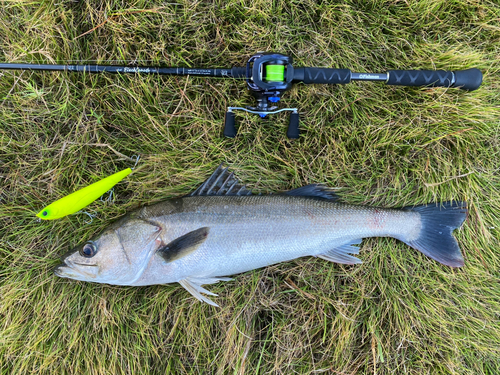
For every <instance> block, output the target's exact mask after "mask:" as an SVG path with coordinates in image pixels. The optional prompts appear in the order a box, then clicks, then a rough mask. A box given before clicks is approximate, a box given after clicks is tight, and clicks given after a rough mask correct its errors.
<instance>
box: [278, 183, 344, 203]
mask: <svg viewBox="0 0 500 375" xmlns="http://www.w3.org/2000/svg"><path fill="white" fill-rule="evenodd" d="M282 194H285V195H293V196H297V197H307V198H320V199H328V200H337V199H338V198H339V197H338V195H337V194H335V193H334V192H333V191H332V189H330V188H329V187H327V186H325V185H322V184H310V185H306V186H302V187H299V188H297V189H293V190H289V191H285V192H284V193H282Z"/></svg>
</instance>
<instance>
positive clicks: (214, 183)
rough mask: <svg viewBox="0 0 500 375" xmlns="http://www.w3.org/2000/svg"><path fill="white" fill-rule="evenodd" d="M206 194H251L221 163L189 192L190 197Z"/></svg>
mask: <svg viewBox="0 0 500 375" xmlns="http://www.w3.org/2000/svg"><path fill="white" fill-rule="evenodd" d="M206 195H252V192H251V191H250V190H248V189H247V188H246V186H245V185H241V184H240V182H239V181H238V180H237V179H236V177H234V174H233V173H230V172H229V171H228V168H223V167H222V164H221V165H219V167H218V168H217V169H216V170H215V172H214V173H212V175H211V176H210V177H209V178H208V179H207V180H206V181H205V182H204V183H203V184H201V186H200V187H199V188H198V189H196V190H195V191H194V192H193V193H191V194H189V196H191V197H193V196H206Z"/></svg>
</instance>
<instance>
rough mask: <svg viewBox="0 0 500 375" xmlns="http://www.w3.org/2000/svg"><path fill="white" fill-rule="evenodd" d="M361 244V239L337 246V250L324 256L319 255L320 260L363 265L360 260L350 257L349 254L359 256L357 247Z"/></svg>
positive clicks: (330, 251)
mask: <svg viewBox="0 0 500 375" xmlns="http://www.w3.org/2000/svg"><path fill="white" fill-rule="evenodd" d="M360 243H361V239H356V240H352V241H349V242H347V243H345V244H343V245H341V246H337V247H336V248H335V249H332V250H329V251H327V252H326V253H324V254H319V255H318V258H322V259H325V260H328V261H330V262H334V263H342V264H357V263H362V262H361V260H359V259H358V258H356V257H353V256H352V255H349V253H350V254H359V247H358V246H355V245H359V244H360Z"/></svg>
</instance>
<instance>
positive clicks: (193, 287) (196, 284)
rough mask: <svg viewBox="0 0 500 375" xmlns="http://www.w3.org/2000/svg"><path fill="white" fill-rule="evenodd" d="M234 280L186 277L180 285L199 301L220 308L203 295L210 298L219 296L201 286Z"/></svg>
mask: <svg viewBox="0 0 500 375" xmlns="http://www.w3.org/2000/svg"><path fill="white" fill-rule="evenodd" d="M229 280H232V279H230V278H228V277H217V278H215V277H200V278H197V277H186V278H185V279H182V280H180V281H179V284H181V285H182V286H183V287H184V289H186V290H187V291H188V292H189V293H191V294H192V295H193V297H194V298H196V299H197V300H199V301H202V302H206V303H208V304H209V305H212V306H215V307H219V305H217V304H216V303H215V302H213V301H212V300H210V299H209V298H207V297H205V296H204V295H202V294H201V293H204V294H208V295H209V296H217V294H215V293H212V292H210V291H208V290H206V289H205V288H203V287H202V286H201V285H202V284H215V283H216V282H218V281H229Z"/></svg>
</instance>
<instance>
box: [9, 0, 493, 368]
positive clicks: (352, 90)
mask: <svg viewBox="0 0 500 375" xmlns="http://www.w3.org/2000/svg"><path fill="white" fill-rule="evenodd" d="M332 3H333V2H321V1H318V2H314V1H302V0H301V1H261V0H257V1H246V0H244V1H237V0H231V1H227V2H224V1H213V2H200V1H195V2H192V1H184V0H181V1H177V2H175V3H168V2H161V1H141V0H135V1H129V2H124V1H111V0H106V1H90V0H87V1H83V0H82V1H79V2H72V1H64V0H63V1H58V2H52V1H44V0H30V1H27V0H26V1H23V0H17V1H1V2H0V4H1V7H0V55H1V56H0V61H6V62H38V63H42V62H43V63H63V62H67V61H73V62H75V61H78V62H95V61H98V62H101V63H116V62H120V63H140V64H142V65H163V66H191V67H231V66H234V65H242V64H243V63H244V62H245V60H246V59H247V58H248V57H249V56H250V55H252V54H253V53H255V52H257V51H277V52H282V53H288V54H290V55H292V56H293V58H294V61H295V65H296V66H325V67H339V68H344V67H345V68H351V69H352V70H353V71H361V72H364V71H368V72H383V71H385V70H387V69H448V70H454V69H455V70H456V69H465V68H470V67H477V68H480V69H481V70H482V72H483V74H484V84H483V86H482V87H481V88H480V89H479V90H477V91H474V92H463V91H460V90H456V89H442V88H436V89H430V88H402V87H393V86H386V85H383V84H376V83H352V84H349V85H345V86H340V85H339V86H326V85H323V86H319V85H318V86H305V85H297V86H296V87H295V88H294V89H293V90H292V91H291V92H289V93H288V94H287V95H286V96H285V98H284V100H283V102H284V103H283V105H286V106H292V107H294V106H297V107H299V108H300V112H301V116H302V120H303V121H302V130H303V131H302V135H301V137H300V139H299V140H297V141H289V140H287V139H286V137H285V132H286V125H287V116H286V115H282V114H280V115H275V116H273V117H271V119H270V120H268V121H260V120H259V119H258V118H256V117H253V116H250V115H248V116H238V121H239V126H240V128H239V136H238V138H236V139H225V138H223V137H222V123H223V118H224V112H225V108H226V106H228V105H237V106H244V105H249V104H253V102H252V98H251V96H250V95H249V94H248V92H247V91H246V88H245V85H244V83H243V82H235V81H231V80H228V81H222V80H215V79H212V80H208V79H202V78H194V77H190V78H182V77H171V78H168V77H166V78H165V77H163V78H162V77H134V76H126V77H118V76H111V75H99V76H97V75H94V76H91V75H76V74H70V73H68V74H66V73H31V72H0V369H1V370H0V373H1V374H25V373H26V374H28V373H33V374H54V373H57V374H82V373H89V374H156V373H158V374H160V373H161V374H165V373H175V374H185V373H186V374H187V373H194V374H205V373H213V374H253V373H276V374H293V373H301V374H310V373H313V374H316V373H323V372H324V373H332V374H356V373H359V374H363V373H370V374H401V373H409V374H430V373H432V374H440V373H442V374H498V373H500V349H499V348H500V324H499V320H500V273H499V269H500V258H499V255H500V246H499V244H498V242H499V237H500V232H499V228H500V220H499V216H498V212H499V210H500V193H499V188H500V174H499V170H500V162H499V158H500V125H499V124H500V108H499V105H498V103H499V102H500V90H499V85H500V79H499V73H500V71H499V70H500V69H499V68H500V64H499V63H498V61H499V59H500V47H499V46H500V28H499V26H498V25H499V23H498V21H499V19H500V7H499V5H498V2H495V1H476V0H457V1H453V2H450V1H430V0H420V1H412V2H404V1H387V2H384V1H375V0H374V1H352V0H351V1H346V2H338V4H332ZM115 151H116V152H115ZM122 154H123V155H126V156H132V155H134V154H140V155H141V166H142V169H140V170H139V171H138V172H137V173H135V174H133V175H131V176H130V177H129V178H127V179H126V180H124V181H123V182H122V183H120V184H118V185H117V186H116V187H115V193H116V197H115V200H114V202H113V203H109V202H103V201H96V202H95V203H93V204H92V205H91V206H90V207H89V208H88V210H93V211H95V213H96V216H97V217H96V218H95V219H94V220H93V221H92V222H91V223H90V224H87V223H86V221H87V220H88V218H87V217H86V216H85V215H83V214H79V215H73V216H69V217H66V218H64V219H61V220H56V221H51V222H38V221H37V220H35V219H36V218H35V216H34V214H35V213H36V212H37V211H38V210H40V209H41V208H42V207H43V206H45V205H46V204H48V203H49V202H51V201H53V200H55V199H58V198H61V197H63V196H64V195H67V194H68V193H70V192H73V191H74V190H76V189H79V188H81V187H83V186H86V185H87V184H89V183H92V182H95V181H97V180H99V179H101V178H103V177H104V176H107V175H110V174H112V173H114V172H116V171H118V170H120V169H123V168H126V167H128V166H131V164H132V163H131V162H130V161H129V160H127V159H126V158H124V157H122V156H120V155H122ZM221 162H225V163H226V164H228V165H230V166H231V168H232V170H233V171H234V172H236V174H237V176H239V178H240V179H241V180H242V181H244V182H246V183H248V185H249V186H250V187H252V188H253V189H254V190H255V191H257V192H262V193H267V192H275V191H280V190H286V189H290V188H296V187H299V186H301V185H303V184H307V183H314V182H325V183H327V184H328V185H330V186H334V187H339V188H341V190H340V194H341V196H342V199H343V200H344V201H346V202H350V203H356V204H371V205H380V206H386V207H399V206H405V205H412V204H420V203H424V202H430V201H444V200H450V199H460V200H465V201H467V202H468V203H469V205H470V215H469V217H468V220H467V221H466V223H465V225H464V226H463V228H462V229H461V230H460V231H458V232H456V237H457V238H458V241H459V243H460V246H461V248H462V251H463V253H464V256H465V260H466V265H465V267H463V268H462V269H451V268H448V267H445V266H442V265H440V264H438V263H437V262H435V261H432V260H430V259H428V258H426V257H425V256H423V255H421V254H419V253H418V252H417V251H414V250H412V249H410V248H408V247H407V246H406V245H404V244H402V243H400V242H398V241H396V240H392V239H382V238H377V239H369V240H365V241H363V245H362V251H361V255H360V257H361V258H362V260H363V262H364V263H363V264H362V265H358V266H353V267H349V266H342V265H336V264H331V263H328V262H326V261H324V260H321V259H312V258H304V259H298V260H295V261H292V262H288V263H284V264H279V265H276V266H272V267H268V268H265V269H259V270H255V271H252V272H247V273H246V274H242V275H238V276H237V277H236V278H235V280H234V281H231V282H227V283H221V284H218V285H216V286H213V287H212V288H211V290H212V291H214V292H216V293H218V294H219V297H216V301H217V303H219V304H220V305H221V308H213V307H211V306H209V305H206V304H201V303H199V302H198V301H196V300H195V299H194V298H192V297H191V296H190V295H189V294H188V293H187V292H186V291H185V290H183V289H182V287H180V286H179V285H166V286H153V287H141V288H132V287H115V286H108V285H98V284H90V283H83V282H76V281H71V280H66V279H59V278H57V277H55V276H54V275H53V274H52V272H51V270H52V269H53V267H54V266H55V265H56V264H57V263H58V258H59V256H60V255H61V254H63V253H64V252H65V251H66V250H67V249H68V248H70V247H71V246H74V245H76V244H77V243H81V242H82V241H85V240H87V239H88V238H90V237H91V236H92V235H95V234H96V233H97V232H98V231H100V230H101V229H103V228H105V227H106V226H108V225H109V224H110V223H111V222H113V220H115V219H116V218H118V217H120V216H121V215H123V214H124V213H125V212H127V211H130V210H133V209H135V208H137V207H140V206H142V205H146V204H150V203H154V202H159V201H162V200H164V199H167V198H170V197H173V196H177V195H183V194H186V193H188V192H190V191H192V190H193V189H194V188H195V187H197V185H198V184H199V183H201V182H202V181H203V180H204V179H205V178H206V177H207V176H208V175H209V174H210V173H211V172H212V171H213V170H214V169H215V167H216V166H217V165H218V164H219V163H221Z"/></svg>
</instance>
